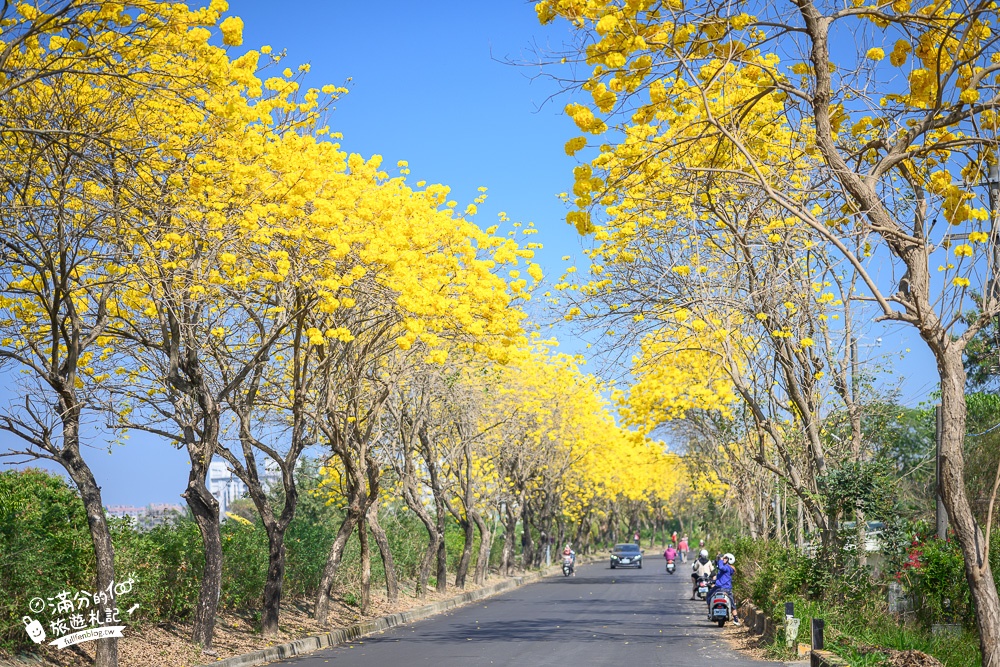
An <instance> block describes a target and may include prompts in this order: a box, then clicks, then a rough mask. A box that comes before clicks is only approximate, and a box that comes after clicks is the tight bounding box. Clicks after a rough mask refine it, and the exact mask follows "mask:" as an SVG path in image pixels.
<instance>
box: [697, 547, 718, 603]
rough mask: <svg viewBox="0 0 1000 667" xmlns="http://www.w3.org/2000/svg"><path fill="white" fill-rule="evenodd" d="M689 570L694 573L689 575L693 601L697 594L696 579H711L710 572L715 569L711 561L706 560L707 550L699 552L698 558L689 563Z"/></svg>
mask: <svg viewBox="0 0 1000 667" xmlns="http://www.w3.org/2000/svg"><path fill="white" fill-rule="evenodd" d="M691 569H692V570H694V572H692V573H691V599H692V600H693V599H694V596H695V593H697V592H698V578H699V577H700V578H703V579H709V578H711V576H712V571H713V570H714V569H715V566H714V565H713V564H712V561H710V560H709V559H708V550H707V549H702V550H701V553H699V554H698V558H696V559H695V561H694V562H693V563H691Z"/></svg>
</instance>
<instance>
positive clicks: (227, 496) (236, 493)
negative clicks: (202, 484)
mask: <svg viewBox="0 0 1000 667" xmlns="http://www.w3.org/2000/svg"><path fill="white" fill-rule="evenodd" d="M208 490H209V491H211V493H212V495H213V496H215V499H216V500H217V501H218V502H219V516H220V517H221V518H222V520H223V521H225V520H226V512H227V511H229V506H230V505H231V504H232V502H233V501H234V500H236V499H237V498H242V497H243V496H244V495H246V492H247V485H246V484H244V483H243V480H241V479H240V478H239V477H237V476H236V474H235V473H234V472H233V471H232V470H230V469H229V467H228V466H227V465H226V462H225V461H212V463H211V464H210V465H209V466H208Z"/></svg>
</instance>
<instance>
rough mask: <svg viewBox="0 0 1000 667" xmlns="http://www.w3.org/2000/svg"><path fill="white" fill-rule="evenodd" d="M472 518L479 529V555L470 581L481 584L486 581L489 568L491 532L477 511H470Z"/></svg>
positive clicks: (491, 543)
mask: <svg viewBox="0 0 1000 667" xmlns="http://www.w3.org/2000/svg"><path fill="white" fill-rule="evenodd" d="M471 514H472V520H473V521H475V522H476V527H477V528H478V529H479V556H478V557H477V558H476V570H475V573H474V574H473V576H472V581H473V582H474V583H475V584H476V585H478V586H482V585H483V584H484V583H485V582H486V575H487V573H488V572H489V569H490V552H491V551H492V546H493V533H492V532H490V528H489V526H487V525H486V522H485V521H483V517H481V516H480V515H479V513H478V512H472V513H471Z"/></svg>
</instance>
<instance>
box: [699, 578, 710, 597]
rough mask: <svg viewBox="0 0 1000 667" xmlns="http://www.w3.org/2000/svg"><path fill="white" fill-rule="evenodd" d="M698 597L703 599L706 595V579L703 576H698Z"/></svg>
mask: <svg viewBox="0 0 1000 667" xmlns="http://www.w3.org/2000/svg"><path fill="white" fill-rule="evenodd" d="M697 593H698V599H699V600H704V599H705V596H706V595H708V579H706V578H705V577H698V591H697Z"/></svg>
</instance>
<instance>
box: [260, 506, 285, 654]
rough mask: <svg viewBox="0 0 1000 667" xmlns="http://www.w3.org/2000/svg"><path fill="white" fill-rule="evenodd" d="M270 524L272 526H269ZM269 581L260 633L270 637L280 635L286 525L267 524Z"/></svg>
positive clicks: (266, 588) (266, 584)
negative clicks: (279, 620) (279, 618)
mask: <svg viewBox="0 0 1000 667" xmlns="http://www.w3.org/2000/svg"><path fill="white" fill-rule="evenodd" d="M268 524H270V525H268ZM264 527H265V529H266V530H267V580H266V581H265V582H264V606H263V609H262V610H261V618H260V633H261V635H262V636H264V637H269V636H271V635H275V634H277V633H278V615H279V613H280V612H281V588H282V585H283V583H284V581H285V528H286V527H287V524H285V525H278V524H277V523H276V522H266V523H265V526H264Z"/></svg>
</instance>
